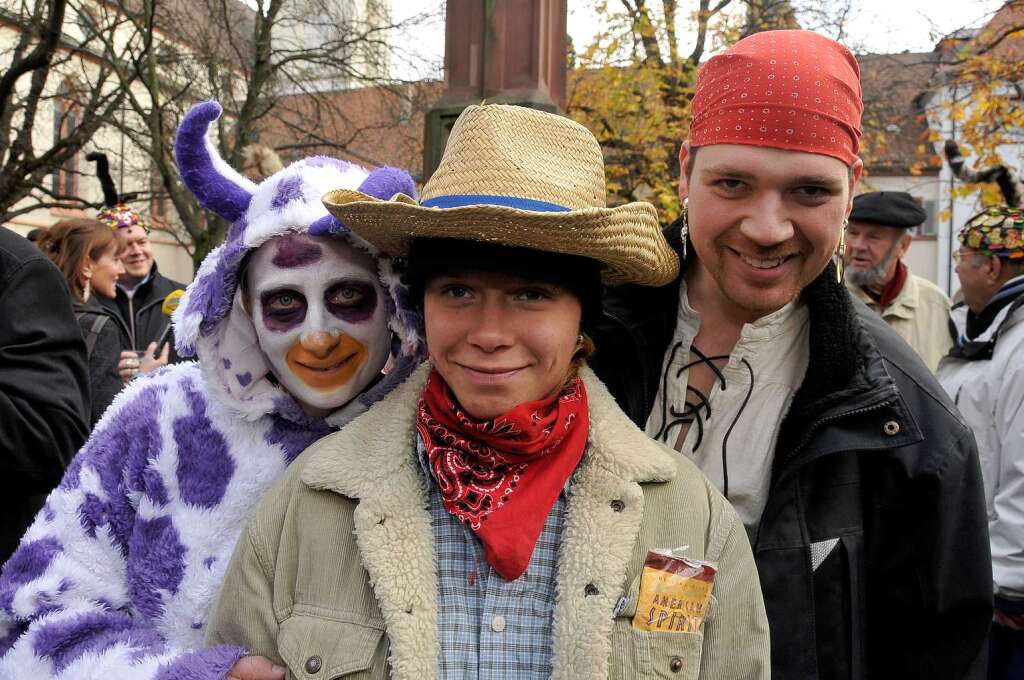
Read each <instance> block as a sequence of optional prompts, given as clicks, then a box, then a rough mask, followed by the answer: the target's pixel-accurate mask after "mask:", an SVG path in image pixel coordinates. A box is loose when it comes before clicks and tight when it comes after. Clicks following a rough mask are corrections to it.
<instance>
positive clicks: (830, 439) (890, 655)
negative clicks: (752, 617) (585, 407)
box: [591, 225, 992, 680]
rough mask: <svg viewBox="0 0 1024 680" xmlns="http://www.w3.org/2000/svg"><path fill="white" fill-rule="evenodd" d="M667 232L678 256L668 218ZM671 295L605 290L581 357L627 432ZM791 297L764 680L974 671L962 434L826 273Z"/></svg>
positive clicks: (654, 377)
mask: <svg viewBox="0 0 1024 680" xmlns="http://www.w3.org/2000/svg"><path fill="white" fill-rule="evenodd" d="M666 236H667V237H669V240H670V242H671V243H673V246H674V247H675V248H676V249H677V251H679V250H680V249H681V243H680V241H679V237H678V228H677V227H676V225H673V227H670V228H669V230H668V231H666ZM678 295H679V281H676V282H674V283H672V284H669V285H668V286H665V287H663V288H659V289H657V290H656V291H653V292H652V291H650V290H649V289H648V290H640V289H637V288H630V287H623V288H621V289H616V290H613V291H610V292H609V295H608V299H607V302H606V309H605V315H604V317H603V320H602V323H601V324H600V325H599V327H598V328H597V329H596V330H595V332H594V340H595V344H596V345H597V348H598V349H597V354H596V356H595V357H594V359H593V361H592V362H591V363H592V365H593V367H594V369H595V371H597V373H598V375H599V376H600V377H601V378H602V379H603V380H604V381H605V383H606V384H607V385H608V387H609V388H610V389H611V390H612V393H613V394H615V395H616V399H617V400H618V403H619V405H620V406H621V407H622V408H623V410H625V411H626V413H627V414H629V415H630V417H631V418H632V419H633V421H634V422H635V423H637V425H639V426H640V427H643V426H644V424H645V422H646V420H647V416H648V414H649V413H650V411H651V408H652V403H653V401H654V398H655V395H656V393H657V386H658V380H659V379H660V377H661V376H660V371H661V365H662V359H663V357H664V353H665V349H666V348H667V346H668V344H669V342H670V341H671V338H672V335H673V332H674V330H675V328H674V326H675V320H676V310H677V305H678ZM803 300H804V302H806V304H807V307H808V311H809V315H810V324H811V326H810V357H809V365H808V368H807V373H806V377H805V378H804V381H803V384H802V385H801V386H800V388H799V391H798V392H797V394H796V396H795V398H794V401H793V404H792V406H791V408H790V410H789V412H788V414H787V415H786V417H785V418H784V420H783V423H782V426H781V430H780V435H779V439H778V443H777V446H776V450H775V459H774V463H773V469H772V480H771V486H770V491H769V496H768V499H767V504H766V506H765V509H764V512H763V514H762V516H761V521H760V525H759V529H758V534H757V536H756V539H755V541H754V545H753V548H754V555H755V558H756V560H757V564H758V572H759V575H760V578H761V588H762V590H763V592H764V599H765V607H766V609H767V612H768V621H769V625H770V627H771V633H772V671H773V673H772V676H773V678H776V679H777V680H791V679H792V680H796V679H801V680H804V679H809V678H854V679H858V678H866V677H872V678H880V677H906V678H951V679H952V678H958V679H959V678H983V677H984V663H985V660H984V651H985V637H986V633H987V630H988V626H989V622H990V620H991V617H992V573H991V562H990V557H989V546H988V531H987V519H986V513H985V501H984V495H983V490H982V482H981V475H980V470H979V465H978V458H977V451H976V448H975V443H974V439H973V436H972V435H971V433H970V431H969V430H968V428H967V427H966V426H965V425H964V423H963V422H962V420H961V419H960V417H959V415H958V413H957V412H956V410H955V408H954V407H953V406H952V404H951V403H950V401H949V399H948V398H947V397H946V395H945V393H944V391H943V390H942V388H941V387H940V386H939V385H938V383H937V382H936V381H935V378H934V377H933V376H932V375H931V373H930V372H929V371H928V369H927V368H926V367H925V366H924V364H922V362H921V360H920V359H919V358H918V357H917V355H916V354H914V352H913V350H911V349H910V347H909V346H907V344H906V343H905V342H903V341H902V340H901V339H900V338H899V337H897V336H896V335H895V333H893V331H892V330H891V329H890V328H889V327H888V326H887V325H886V324H885V323H884V322H883V321H882V320H881V319H880V318H879V317H878V316H877V315H876V314H873V313H872V312H871V311H870V310H869V309H868V308H867V307H865V306H864V305H863V304H862V303H860V302H856V301H854V300H853V299H852V298H851V297H850V296H849V294H848V293H847V292H846V290H845V288H844V287H843V286H842V285H839V284H837V283H836V281H835V270H834V268H833V267H832V265H829V266H828V268H827V269H826V270H825V272H824V273H823V274H822V275H821V276H820V277H819V278H818V279H817V280H815V281H814V282H812V283H811V284H810V285H809V286H808V287H807V288H806V289H805V290H804V292H803ZM770 430H771V424H770V423H765V432H766V436H767V433H768V432H769V431H770Z"/></svg>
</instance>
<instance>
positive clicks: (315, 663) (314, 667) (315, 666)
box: [306, 654, 324, 674]
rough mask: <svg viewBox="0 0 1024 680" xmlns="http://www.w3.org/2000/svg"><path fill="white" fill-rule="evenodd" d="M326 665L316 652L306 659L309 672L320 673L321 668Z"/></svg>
mask: <svg viewBox="0 0 1024 680" xmlns="http://www.w3.org/2000/svg"><path fill="white" fill-rule="evenodd" d="M323 665H324V662H323V660H321V659H320V657H319V656H317V655H316V654H314V655H313V656H311V657H309V658H308V659H306V672H307V673H310V674H312V673H319V672H320V668H321V667H322V666H323Z"/></svg>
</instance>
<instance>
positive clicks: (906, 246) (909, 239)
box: [899, 231, 914, 259]
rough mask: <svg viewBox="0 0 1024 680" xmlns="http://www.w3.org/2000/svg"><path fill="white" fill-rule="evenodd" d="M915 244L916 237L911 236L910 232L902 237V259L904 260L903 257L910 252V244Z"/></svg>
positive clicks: (900, 255)
mask: <svg viewBox="0 0 1024 680" xmlns="http://www.w3.org/2000/svg"><path fill="white" fill-rule="evenodd" d="M913 242H914V235H913V234H911V233H910V232H909V231H908V232H906V233H904V234H903V236H901V237H900V254H899V257H900V259H903V257H904V256H905V255H906V254H907V251H908V250H910V244H911V243H913Z"/></svg>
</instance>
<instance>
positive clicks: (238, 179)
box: [174, 100, 256, 222]
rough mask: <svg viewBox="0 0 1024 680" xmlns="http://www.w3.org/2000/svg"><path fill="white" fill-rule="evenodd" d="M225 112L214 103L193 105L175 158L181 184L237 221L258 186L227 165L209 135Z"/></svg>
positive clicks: (206, 205)
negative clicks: (209, 131) (211, 127)
mask: <svg viewBox="0 0 1024 680" xmlns="http://www.w3.org/2000/svg"><path fill="white" fill-rule="evenodd" d="M221 111H222V109H221V106H220V104H218V103H217V102H215V101H213V100H210V101H208V102H202V103H200V104H196V105H195V106H193V107H192V108H191V109H190V110H189V112H188V113H186V114H185V118H184V119H182V121H181V125H179V126H178V134H177V137H176V138H175V140H174V158H175V159H176V160H177V162H178V173H179V174H180V175H181V181H182V182H184V183H185V186H186V187H188V190H189V191H191V192H192V195H194V196H195V197H196V199H197V200H198V201H199V205H201V206H203V207H204V208H206V209H207V210H212V211H213V212H215V213H217V214H218V215H220V216H221V217H223V218H224V219H226V220H228V221H230V222H234V221H236V220H237V219H238V218H239V217H241V216H242V215H244V214H245V211H246V209H247V208H248V207H249V201H251V200H252V195H253V192H254V191H256V185H255V184H253V183H252V182H251V181H249V180H248V179H246V178H245V177H243V176H242V175H240V174H239V173H237V172H235V170H234V169H232V168H231V166H229V165H228V164H227V163H225V162H224V160H223V159H222V158H221V157H220V155H219V154H218V153H217V151H216V150H215V149H214V148H213V145H212V144H211V143H210V140H209V139H208V138H207V136H206V132H207V130H208V129H209V128H210V123H212V122H213V121H215V120H217V119H218V118H220V114H221Z"/></svg>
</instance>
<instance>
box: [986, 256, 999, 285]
mask: <svg viewBox="0 0 1024 680" xmlns="http://www.w3.org/2000/svg"><path fill="white" fill-rule="evenodd" d="M987 261H988V274H986V275H985V278H986V279H987V281H988V283H989V285H991V286H995V285H996V284H998V283H999V276H1000V274H1002V273H1003V260H1002V259H1001V258H999V257H997V256H995V255H989V256H988V258H987Z"/></svg>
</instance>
